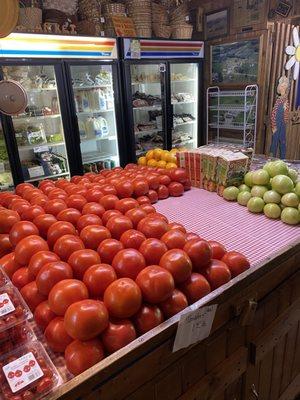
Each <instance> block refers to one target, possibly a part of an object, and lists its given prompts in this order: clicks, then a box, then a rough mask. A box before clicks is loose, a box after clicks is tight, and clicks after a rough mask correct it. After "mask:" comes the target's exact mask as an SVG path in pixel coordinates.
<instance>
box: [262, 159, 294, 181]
mask: <svg viewBox="0 0 300 400" xmlns="http://www.w3.org/2000/svg"><path fill="white" fill-rule="evenodd" d="M267 171H268V173H269V175H270V176H271V178H274V176H276V175H287V174H288V173H289V169H288V166H287V165H286V163H285V162H284V161H282V160H277V161H273V162H272V163H270V165H269V167H268V170H267Z"/></svg>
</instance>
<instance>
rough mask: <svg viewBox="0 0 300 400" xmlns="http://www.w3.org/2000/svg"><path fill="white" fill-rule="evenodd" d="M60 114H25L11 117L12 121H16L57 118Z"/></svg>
mask: <svg viewBox="0 0 300 400" xmlns="http://www.w3.org/2000/svg"><path fill="white" fill-rule="evenodd" d="M60 116H61V115H60V114H51V115H27V116H21V117H13V121H18V120H22V119H31V118H34V119H38V120H39V119H52V118H59V117H60Z"/></svg>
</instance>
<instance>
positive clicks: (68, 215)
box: [0, 165, 249, 375]
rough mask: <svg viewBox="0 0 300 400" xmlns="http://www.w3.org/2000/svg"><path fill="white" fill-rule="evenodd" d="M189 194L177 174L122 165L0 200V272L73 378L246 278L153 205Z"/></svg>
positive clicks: (240, 260) (244, 265) (234, 263)
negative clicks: (213, 292)
mask: <svg viewBox="0 0 300 400" xmlns="http://www.w3.org/2000/svg"><path fill="white" fill-rule="evenodd" d="M189 188H190V182H189V181H188V179H187V176H186V173H185V171H184V170H182V169H180V168H177V169H172V170H157V169H153V168H149V167H138V166H136V165H128V166H127V167H126V168H125V169H124V170H123V169H122V168H115V169H114V170H113V171H102V172H101V173H100V174H98V175H96V174H93V173H88V174H85V175H84V176H83V177H81V176H75V177H73V178H72V179H71V181H68V180H65V179H59V180H57V181H56V182H53V181H49V180H45V181H42V182H41V183H40V184H39V187H38V188H35V187H34V186H32V185H31V184H27V183H24V184H20V185H18V186H17V188H16V193H15V194H12V193H1V194H0V204H1V209H0V234H1V235H0V252H1V256H2V258H1V259H0V265H2V266H3V268H4V270H5V271H6V273H7V274H8V275H9V276H10V277H11V279H12V282H13V284H14V285H15V286H16V287H18V288H19V289H20V292H21V294H22V296H23V298H24V299H25V301H26V302H27V304H28V305H29V307H30V308H31V310H32V311H33V312H34V318H35V321H36V323H37V324H38V326H39V327H40V328H41V329H42V330H43V332H44V335H45V337H46V339H47V342H48V344H49V346H50V347H51V348H52V349H53V350H54V351H56V352H61V353H64V355H65V360H66V365H67V367H68V369H69V371H70V372H72V373H73V374H75V375H77V374H79V373H81V372H82V371H84V370H86V369H87V368H89V367H91V366H92V365H94V364H95V363H97V362H99V361H100V360H101V359H103V358H104V357H105V355H108V354H111V353H113V352H115V351H117V350H119V349H120V348H122V347H124V346H125V345H127V344H128V343H130V342H131V341H132V340H134V339H135V338H136V337H137V336H139V335H142V334H144V333H145V332H147V331H149V330H150V329H152V328H154V327H156V326H157V325H159V324H160V323H161V322H162V321H163V320H164V319H167V318H170V317H172V316H173V315H175V314H177V313H178V312H180V311H181V310H183V309H184V308H186V307H187V306H188V304H191V303H194V302H195V301H197V300H199V299H200V298H202V297H203V296H206V295H207V294H208V293H210V292H211V290H214V289H216V288H218V287H220V286H221V285H223V284H225V283H227V282H228V281H229V280H230V279H231V278H232V277H234V276H236V275H238V274H239V273H241V272H243V271H245V270H246V269H248V268H249V262H248V261H247V259H246V258H245V257H244V256H243V255H242V254H240V253H237V252H227V251H226V249H225V248H224V246H222V244H220V243H217V242H213V241H210V242H209V241H206V240H204V239H202V238H200V237H199V236H198V235H197V234H194V233H187V232H186V230H185V228H184V226H182V225H181V224H178V223H176V222H169V221H168V219H167V218H166V217H165V216H164V215H162V214H160V213H157V212H156V210H155V208H154V207H153V206H152V205H151V203H155V202H156V201H157V200H159V199H164V198H166V197H168V196H169V195H171V196H180V195H182V194H183V192H184V190H187V189H189Z"/></svg>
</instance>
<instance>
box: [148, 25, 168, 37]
mask: <svg viewBox="0 0 300 400" xmlns="http://www.w3.org/2000/svg"><path fill="white" fill-rule="evenodd" d="M152 27H153V32H154V33H155V36H156V37H158V38H162V39H169V38H170V36H171V33H172V29H171V27H170V26H168V25H160V24H153V25H152Z"/></svg>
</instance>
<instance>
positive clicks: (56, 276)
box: [35, 261, 73, 296]
mask: <svg viewBox="0 0 300 400" xmlns="http://www.w3.org/2000/svg"><path fill="white" fill-rule="evenodd" d="M72 278H73V270H72V268H71V266H70V265H69V264H67V263H65V262H63V261H53V262H50V263H48V264H45V265H43V266H42V268H41V269H40V271H39V273H38V274H37V277H36V280H35V282H36V286H37V288H38V291H39V292H40V293H42V294H44V295H45V296H48V294H49V292H50V290H51V289H52V288H53V286H54V285H56V283H57V282H60V281H62V280H63V279H72Z"/></svg>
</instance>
